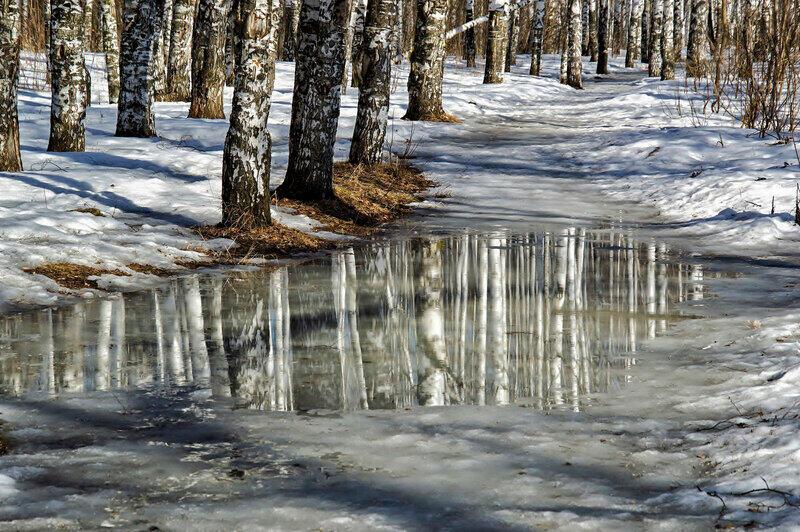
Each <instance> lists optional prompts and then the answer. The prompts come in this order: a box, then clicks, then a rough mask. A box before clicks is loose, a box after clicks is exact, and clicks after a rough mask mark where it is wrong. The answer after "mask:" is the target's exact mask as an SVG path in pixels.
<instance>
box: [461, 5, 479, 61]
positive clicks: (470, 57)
mask: <svg viewBox="0 0 800 532" xmlns="http://www.w3.org/2000/svg"><path fill="white" fill-rule="evenodd" d="M474 18H475V0H465V1H464V23H469V22H471V21H472V20H473V19H474ZM476 55H477V53H476V50H475V28H473V27H469V28H467V31H465V32H464V61H466V62H467V67H468V68H474V67H475V56H476Z"/></svg>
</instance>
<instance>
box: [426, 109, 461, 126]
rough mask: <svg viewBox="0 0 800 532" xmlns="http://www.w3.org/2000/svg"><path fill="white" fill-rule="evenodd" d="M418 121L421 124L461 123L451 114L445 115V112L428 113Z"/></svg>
mask: <svg viewBox="0 0 800 532" xmlns="http://www.w3.org/2000/svg"><path fill="white" fill-rule="evenodd" d="M417 120H418V121H420V122H444V123H448V124H460V123H461V119H460V118H458V117H457V116H456V115H451V114H450V113H445V112H444V111H443V112H441V113H426V114H424V115H422V116H420V117H419V118H418V119H417Z"/></svg>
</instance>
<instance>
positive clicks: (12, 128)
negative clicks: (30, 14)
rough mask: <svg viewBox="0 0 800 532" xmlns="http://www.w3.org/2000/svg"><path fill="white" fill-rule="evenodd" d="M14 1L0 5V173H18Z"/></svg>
mask: <svg viewBox="0 0 800 532" xmlns="http://www.w3.org/2000/svg"><path fill="white" fill-rule="evenodd" d="M19 7H20V6H19V2H18V0H7V1H6V2H3V3H2V4H0V172H19V171H21V170H22V158H21V156H20V153H19V119H18V118H17V79H18V73H19V47H20V25H21V19H20V13H19Z"/></svg>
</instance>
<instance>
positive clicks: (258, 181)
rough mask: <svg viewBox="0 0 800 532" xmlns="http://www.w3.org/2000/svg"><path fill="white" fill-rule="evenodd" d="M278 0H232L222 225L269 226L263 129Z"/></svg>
mask: <svg viewBox="0 0 800 532" xmlns="http://www.w3.org/2000/svg"><path fill="white" fill-rule="evenodd" d="M281 1H282V0H236V2H235V4H234V9H235V11H234V17H235V23H234V28H235V29H234V31H235V32H236V34H237V40H238V41H239V43H240V44H239V47H240V53H239V56H238V58H237V61H236V75H235V85H234V92H233V105H232V108H231V125H230V128H229V129H228V136H227V137H226V139H225V152H224V155H223V161H222V224H223V225H224V226H227V227H241V228H252V227H261V226H266V225H269V224H270V222H271V219H270V211H269V174H270V162H271V147H272V139H271V137H270V134H269V131H268V130H267V121H268V119H269V109H270V103H271V98H272V87H273V85H274V82H275V59H276V57H277V54H278V49H277V45H278V42H277V41H278V40H277V36H278V28H279V26H280V24H281V23H282V13H281V12H282V9H281V5H280V3H281Z"/></svg>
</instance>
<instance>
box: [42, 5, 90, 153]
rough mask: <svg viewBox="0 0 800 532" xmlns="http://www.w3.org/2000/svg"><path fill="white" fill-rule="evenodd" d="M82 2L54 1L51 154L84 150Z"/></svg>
mask: <svg viewBox="0 0 800 532" xmlns="http://www.w3.org/2000/svg"><path fill="white" fill-rule="evenodd" d="M83 7H84V2H83V0H52V4H51V15H50V35H51V37H50V38H51V41H52V42H51V50H50V83H51V86H52V89H53V96H52V100H51V105H50V142H49V144H48V146H47V150H48V151H83V150H84V148H85V144H86V130H85V126H84V123H83V121H84V118H85V117H86V106H87V104H88V98H89V96H88V94H87V90H86V89H87V86H86V84H87V80H86V67H85V64H84V59H83V48H84V38H83V37H84V29H85V26H84V24H85V19H84V11H83Z"/></svg>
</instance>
